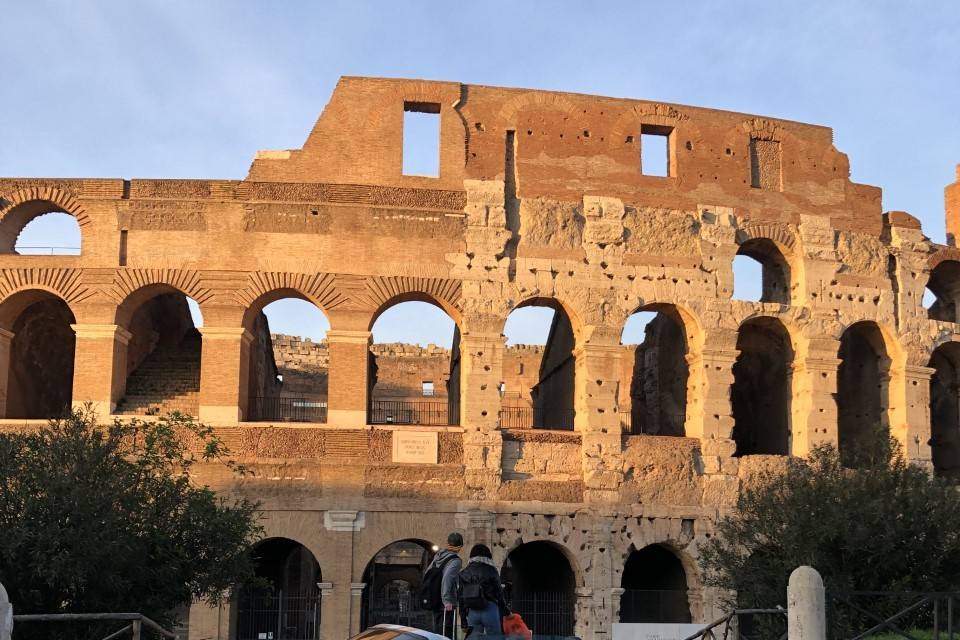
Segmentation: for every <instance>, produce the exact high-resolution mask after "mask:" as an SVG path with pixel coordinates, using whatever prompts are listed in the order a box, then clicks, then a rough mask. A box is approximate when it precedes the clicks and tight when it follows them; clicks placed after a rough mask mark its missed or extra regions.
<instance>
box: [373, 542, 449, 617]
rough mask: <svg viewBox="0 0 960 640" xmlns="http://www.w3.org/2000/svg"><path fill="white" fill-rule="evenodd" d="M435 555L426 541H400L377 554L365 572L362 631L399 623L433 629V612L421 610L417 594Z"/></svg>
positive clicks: (432, 548)
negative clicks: (378, 625) (381, 625)
mask: <svg viewBox="0 0 960 640" xmlns="http://www.w3.org/2000/svg"><path fill="white" fill-rule="evenodd" d="M435 552H436V548H435V547H434V545H432V544H430V543H429V542H426V541H424V540H398V541H397V542H393V543H390V544H388V545H387V546H385V547H384V548H383V549H380V551H378V552H377V554H376V555H375V556H374V557H373V559H372V560H370V563H369V564H368V565H367V568H366V570H365V571H364V572H363V581H364V583H365V584H366V585H367V586H366V588H365V589H364V591H363V599H362V602H361V609H360V628H361V629H366V628H367V627H372V626H373V625H376V624H400V625H405V626H409V627H416V628H417V629H426V630H428V631H433V630H434V624H433V612H432V611H425V610H423V609H422V608H421V606H420V603H419V602H418V601H417V593H418V592H419V591H420V582H421V579H422V577H423V573H424V571H425V570H426V568H427V566H428V565H429V564H430V561H431V560H433V556H434V553H435ZM437 631H439V630H437Z"/></svg>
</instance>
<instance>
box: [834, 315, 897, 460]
mask: <svg viewBox="0 0 960 640" xmlns="http://www.w3.org/2000/svg"><path fill="white" fill-rule="evenodd" d="M839 357H840V369H839V371H838V373H837V427H838V431H839V434H838V436H839V437H838V439H839V445H840V458H841V460H842V461H843V464H844V465H846V466H847V467H860V466H863V465H866V464H870V463H872V462H873V461H875V460H877V459H878V456H879V457H881V458H882V457H883V456H884V455H885V453H886V452H887V450H888V447H889V433H888V431H887V427H886V424H885V421H884V412H885V408H884V402H883V397H884V395H885V392H886V388H887V383H886V377H887V375H888V373H889V366H890V360H889V358H888V357H887V353H886V349H885V348H884V343H883V336H882V335H881V333H880V329H879V327H877V325H876V324H874V323H872V322H858V323H856V324H854V325H851V326H850V327H848V328H847V330H846V331H844V332H843V335H842V336H841V338H840V351H839Z"/></svg>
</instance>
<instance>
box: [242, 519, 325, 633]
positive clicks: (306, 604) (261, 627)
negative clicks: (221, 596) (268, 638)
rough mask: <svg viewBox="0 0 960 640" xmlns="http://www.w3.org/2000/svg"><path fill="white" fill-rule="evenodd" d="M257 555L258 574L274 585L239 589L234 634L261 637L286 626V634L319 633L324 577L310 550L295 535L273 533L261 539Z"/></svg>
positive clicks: (258, 543)
mask: <svg viewBox="0 0 960 640" xmlns="http://www.w3.org/2000/svg"><path fill="white" fill-rule="evenodd" d="M252 554H253V556H254V562H255V565H256V569H255V570H256V576H257V578H259V579H260V580H261V581H266V582H268V583H269V585H270V587H269V588H261V587H260V586H259V585H243V586H241V587H240V589H238V590H237V595H236V596H235V598H234V600H235V602H234V604H235V606H236V614H235V617H234V620H233V622H234V624H233V626H234V630H233V634H231V637H234V636H235V637H238V638H256V637H258V635H259V634H260V633H264V632H266V631H268V630H271V631H272V630H275V629H277V627H278V626H279V627H280V628H282V629H283V630H284V634H285V635H281V636H280V637H281V638H316V637H319V630H320V623H321V620H320V587H319V585H320V583H321V582H322V580H323V578H322V573H321V568H320V564H319V563H318V562H317V559H316V557H315V556H314V554H313V553H312V552H311V551H310V549H308V548H307V546H306V545H304V544H302V543H300V542H297V541H296V540H293V539H291V538H285V537H270V538H265V539H263V540H260V541H259V542H257V543H256V544H255V545H254V547H253V550H252Z"/></svg>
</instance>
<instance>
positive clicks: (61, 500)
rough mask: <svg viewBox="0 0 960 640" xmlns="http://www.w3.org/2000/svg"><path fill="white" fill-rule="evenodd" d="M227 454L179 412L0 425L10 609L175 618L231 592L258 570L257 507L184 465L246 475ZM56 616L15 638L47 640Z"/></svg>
mask: <svg viewBox="0 0 960 640" xmlns="http://www.w3.org/2000/svg"><path fill="white" fill-rule="evenodd" d="M227 453H228V452H227V451H226V449H225V447H224V445H223V443H222V442H221V441H220V440H219V439H218V438H217V437H216V436H215V435H214V434H213V432H212V430H211V429H210V428H209V427H206V426H204V425H201V424H197V423H195V422H194V421H193V419H192V418H190V417H188V416H184V415H181V414H172V415H170V416H168V417H164V418H161V419H160V420H158V421H156V422H146V421H142V420H130V421H124V422H121V421H119V420H117V421H114V422H113V423H112V424H110V425H104V426H100V425H98V424H97V419H96V416H95V415H94V414H93V413H92V412H91V411H90V410H83V411H75V412H73V413H72V414H71V415H69V416H67V417H66V418H63V419H58V420H52V421H51V422H50V423H49V425H48V426H46V427H44V428H43V429H41V430H39V431H37V432H34V433H16V434H0V532H2V533H0V581H2V582H3V584H4V586H5V587H6V588H7V590H8V592H9V594H10V598H11V601H12V602H13V603H14V604H15V606H16V611H17V613H18V614H21V613H64V612H92V613H96V612H113V613H115V612H139V613H143V614H145V615H147V616H149V617H151V618H153V619H155V620H157V621H163V622H165V623H166V624H171V623H173V620H172V619H171V617H170V616H171V612H172V611H173V610H175V609H176V608H178V607H183V606H185V605H188V604H189V603H190V602H191V600H193V599H203V600H206V601H208V602H216V601H218V600H219V599H220V598H223V597H226V596H227V594H228V593H229V591H230V590H231V589H232V588H233V585H235V584H239V583H242V582H243V581H245V580H247V579H249V578H250V577H251V576H252V575H253V563H252V559H251V557H250V554H249V549H250V546H251V544H252V543H253V542H255V541H256V539H257V538H258V537H259V536H260V535H261V528H260V526H259V524H258V523H257V505H255V504H253V503H250V502H249V501H247V500H245V499H227V498H224V497H221V496H218V495H217V494H216V493H214V492H213V491H212V490H210V489H209V488H206V487H198V486H196V485H194V484H192V483H191V482H190V473H191V469H192V468H193V467H194V465H196V464H198V463H208V462H209V463H223V464H225V465H227V467H228V468H229V469H230V472H241V473H242V469H239V468H237V467H236V466H235V465H233V464H232V463H231V462H230V461H228V460H226V455H227ZM54 625H55V623H29V624H28V623H23V624H21V625H18V630H17V637H18V638H20V637H24V638H26V637H29V636H28V634H32V633H36V634H37V635H36V636H34V637H47V638H49V637H54V635H55V633H56V632H57V631H56V628H55V626H54ZM113 626H117V627H118V628H119V626H122V625H113ZM110 630H113V629H112V628H111V629H110ZM71 637H76V636H71Z"/></svg>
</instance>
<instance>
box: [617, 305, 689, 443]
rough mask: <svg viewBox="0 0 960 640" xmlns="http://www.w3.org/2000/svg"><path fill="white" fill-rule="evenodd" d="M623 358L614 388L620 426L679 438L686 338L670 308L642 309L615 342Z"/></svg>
mask: <svg viewBox="0 0 960 640" xmlns="http://www.w3.org/2000/svg"><path fill="white" fill-rule="evenodd" d="M620 342H621V344H623V345H624V351H625V354H624V355H625V356H626V357H624V358H622V359H621V362H622V363H623V367H624V370H623V372H622V373H621V384H620V391H619V393H620V397H619V399H618V400H619V405H620V422H621V425H622V426H623V428H624V430H625V431H627V432H628V433H631V434H635V435H636V434H652V435H661V436H683V435H684V425H685V423H686V420H687V386H688V382H689V377H690V371H689V367H688V364H687V354H688V351H689V347H688V344H689V340H688V336H687V329H686V327H685V325H684V322H683V319H682V318H681V317H680V313H679V312H678V310H677V308H676V307H675V306H673V305H669V304H667V305H650V306H647V307H642V308H641V309H640V310H639V311H637V312H635V313H634V314H633V315H631V316H630V317H629V318H627V322H626V324H625V325H624V328H623V335H622V336H621V339H620Z"/></svg>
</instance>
